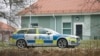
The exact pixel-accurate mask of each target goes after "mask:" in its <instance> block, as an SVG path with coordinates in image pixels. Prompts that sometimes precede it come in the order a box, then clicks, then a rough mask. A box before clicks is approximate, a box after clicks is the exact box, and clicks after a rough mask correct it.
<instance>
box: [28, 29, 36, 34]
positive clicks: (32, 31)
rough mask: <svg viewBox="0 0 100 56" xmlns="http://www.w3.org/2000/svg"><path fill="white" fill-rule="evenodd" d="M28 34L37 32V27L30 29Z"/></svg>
mask: <svg viewBox="0 0 100 56" xmlns="http://www.w3.org/2000/svg"><path fill="white" fill-rule="evenodd" d="M28 34H36V29H29V31H28Z"/></svg>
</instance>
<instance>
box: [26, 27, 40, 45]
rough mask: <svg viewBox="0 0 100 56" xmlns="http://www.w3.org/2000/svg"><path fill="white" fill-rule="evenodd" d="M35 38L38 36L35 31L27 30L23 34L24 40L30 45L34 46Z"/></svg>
mask: <svg viewBox="0 0 100 56" xmlns="http://www.w3.org/2000/svg"><path fill="white" fill-rule="evenodd" d="M37 38H38V36H37V35H36V29H29V30H28V31H27V33H26V34H25V40H26V41H27V43H28V44H30V45H34V44H35V40H36V39H37Z"/></svg>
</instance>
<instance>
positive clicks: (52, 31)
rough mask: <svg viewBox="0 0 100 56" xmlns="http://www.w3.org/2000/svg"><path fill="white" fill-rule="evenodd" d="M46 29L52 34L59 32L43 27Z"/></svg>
mask: <svg viewBox="0 0 100 56" xmlns="http://www.w3.org/2000/svg"><path fill="white" fill-rule="evenodd" d="M45 29H46V30H47V31H49V32H51V33H52V34H59V33H58V32H56V31H54V30H52V29H47V28H45Z"/></svg>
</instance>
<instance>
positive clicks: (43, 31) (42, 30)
mask: <svg viewBox="0 0 100 56" xmlns="http://www.w3.org/2000/svg"><path fill="white" fill-rule="evenodd" d="M46 32H47V30H45V29H39V34H46Z"/></svg>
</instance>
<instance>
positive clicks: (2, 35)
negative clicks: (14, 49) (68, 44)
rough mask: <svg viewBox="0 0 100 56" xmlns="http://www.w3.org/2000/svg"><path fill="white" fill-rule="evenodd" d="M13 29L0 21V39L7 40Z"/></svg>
mask: <svg viewBox="0 0 100 56" xmlns="http://www.w3.org/2000/svg"><path fill="white" fill-rule="evenodd" d="M15 30H16V29H15V28H14V27H12V26H9V25H7V24H5V23H4V22H0V41H9V39H10V34H11V33H12V32H14V31H15Z"/></svg>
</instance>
